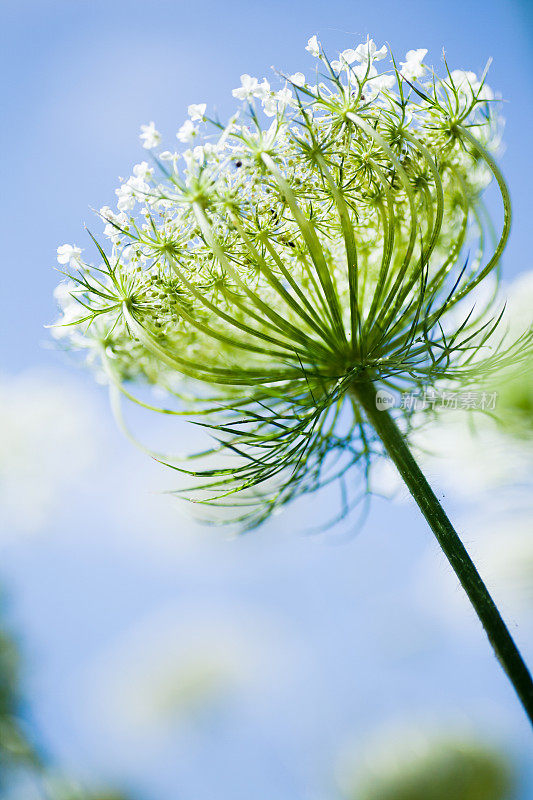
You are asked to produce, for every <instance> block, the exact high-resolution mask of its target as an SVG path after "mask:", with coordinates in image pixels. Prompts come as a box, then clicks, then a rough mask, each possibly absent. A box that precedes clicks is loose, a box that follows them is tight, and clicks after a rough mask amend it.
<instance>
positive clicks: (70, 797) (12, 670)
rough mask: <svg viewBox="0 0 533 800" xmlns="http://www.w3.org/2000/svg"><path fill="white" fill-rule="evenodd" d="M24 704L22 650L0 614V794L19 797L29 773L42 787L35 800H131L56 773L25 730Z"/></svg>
mask: <svg viewBox="0 0 533 800" xmlns="http://www.w3.org/2000/svg"><path fill="white" fill-rule="evenodd" d="M22 708H23V700H22V696H21V692H20V654H19V650H18V647H17V644H16V641H15V639H14V638H13V636H12V635H11V634H10V633H9V632H8V631H7V630H6V628H5V627H2V619H1V617H0V798H3V797H9V798H13V797H15V798H18V797H19V795H18V793H17V785H18V784H19V783H24V781H23V779H25V778H28V777H30V778H33V779H34V780H33V781H32V783H33V784H34V785H35V787H41V789H42V794H37V795H35V800H37V798H39V800H40V798H41V797H42V800H128V798H126V796H125V795H122V794H119V793H116V792H114V791H110V790H107V789H106V790H104V791H92V790H86V789H85V788H82V787H80V786H79V785H78V784H77V783H74V782H73V781H71V780H70V779H68V778H65V777H63V776H60V777H57V776H56V774H55V770H54V769H53V765H52V764H51V763H50V761H49V759H48V758H46V757H45V756H43V755H42V754H41V752H40V748H39V747H38V745H37V743H36V741H35V740H34V739H33V737H32V736H31V735H30V734H29V732H28V731H27V730H26V728H25V725H24V723H23V721H22V719H21V717H22V713H21V712H22ZM37 791H38V792H39V788H37Z"/></svg>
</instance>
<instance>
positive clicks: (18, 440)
mask: <svg viewBox="0 0 533 800" xmlns="http://www.w3.org/2000/svg"><path fill="white" fill-rule="evenodd" d="M97 430H98V426H97V420H96V414H95V410H94V408H93V407H92V404H91V402H90V401H89V399H88V398H87V397H86V395H85V394H84V393H83V392H82V391H81V389H80V387H78V386H76V385H75V384H73V383H72V382H71V381H65V377H64V376H63V375H61V374H46V373H40V374H38V373H32V372H26V373H20V374H18V375H15V376H7V375H2V376H1V377H0V440H1V448H0V506H1V507H2V509H3V512H2V524H1V535H2V537H4V536H8V535H10V534H11V533H14V532H16V531H18V530H21V529H22V530H37V529H39V528H42V527H44V526H45V525H46V524H49V523H50V522H51V521H52V519H53V516H52V515H53V514H56V513H57V512H58V511H60V510H61V506H62V504H63V503H64V502H65V500H66V499H67V498H68V497H70V494H71V491H72V488H73V486H76V485H79V483H80V481H81V480H82V477H83V475H84V474H85V473H86V470H87V469H88V468H89V466H90V465H91V464H92V463H93V462H94V460H95V458H96V454H97V451H98V437H97Z"/></svg>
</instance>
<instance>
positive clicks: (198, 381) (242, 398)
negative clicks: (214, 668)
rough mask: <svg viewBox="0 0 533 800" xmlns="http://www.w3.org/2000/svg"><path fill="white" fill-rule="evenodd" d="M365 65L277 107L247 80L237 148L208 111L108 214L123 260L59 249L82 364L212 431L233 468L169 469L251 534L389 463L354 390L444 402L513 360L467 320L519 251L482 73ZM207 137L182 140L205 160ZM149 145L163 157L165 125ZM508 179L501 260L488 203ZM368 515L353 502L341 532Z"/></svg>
mask: <svg viewBox="0 0 533 800" xmlns="http://www.w3.org/2000/svg"><path fill="white" fill-rule="evenodd" d="M313 39H314V37H313ZM314 41H315V44H313V48H314V49H316V40H314ZM310 43H311V40H310ZM367 44H368V52H367V54H366V55H365V54H364V52H363V51H361V47H363V46H360V48H358V49H357V51H345V53H344V54H341V59H340V61H338V62H335V63H333V64H332V63H330V62H329V61H328V59H327V57H326V56H325V54H323V53H322V52H321V51H318V50H317V52H318V59H317V64H318V68H317V75H316V81H315V83H314V85H311V84H310V83H309V82H305V79H303V76H302V75H301V74H300V73H297V74H296V75H294V76H292V79H286V83H285V88H284V89H282V90H281V91H280V92H278V93H274V92H272V91H271V90H270V87H269V84H268V82H266V81H263V83H262V84H260V83H259V82H258V81H257V80H256V79H253V78H250V76H242V78H243V80H242V82H243V87H242V88H241V89H239V90H236V91H235V92H234V94H235V95H236V96H239V97H241V96H242V97H246V98H247V103H246V108H245V109H244V110H243V111H242V112H241V113H239V114H237V115H235V117H234V118H233V119H232V120H231V121H230V123H229V124H228V125H226V126H223V125H221V124H220V123H218V122H216V121H213V120H209V119H208V118H207V117H206V116H205V114H204V111H205V106H203V105H198V106H194V107H193V106H191V107H190V109H193V112H191V120H198V119H199V118H200V117H201V122H200V125H202V126H204V128H205V136H204V139H203V144H202V145H196V146H195V147H194V148H193V149H190V150H188V151H186V152H185V153H183V154H181V155H177V154H172V153H169V152H168V151H167V152H164V153H161V154H160V155H159V156H156V157H155V162H156V163H155V168H154V169H152V168H150V167H149V166H148V165H147V164H146V162H143V163H142V164H139V165H137V166H136V167H135V169H134V176H133V177H132V178H130V179H129V180H128V181H126V182H125V183H123V184H122V186H121V187H120V188H119V189H118V190H117V195H118V196H119V210H120V213H118V214H117V213H114V212H112V211H111V210H110V209H108V208H107V207H106V208H105V209H102V212H101V214H102V216H103V217H104V219H105V221H106V223H107V228H106V232H107V235H108V236H109V238H110V239H111V241H112V242H113V246H112V250H111V252H109V253H108V254H106V253H105V252H104V250H103V249H102V248H101V247H100V245H98V249H99V251H100V256H101V259H102V263H101V264H100V265H98V266H89V265H87V264H86V263H84V262H83V261H82V260H81V257H80V255H79V254H80V252H81V251H79V249H77V248H75V247H74V248H73V247H70V246H63V248H60V251H61V260H62V262H63V263H65V262H66V261H68V260H69V258H70V261H71V263H75V264H77V265H78V270H77V272H75V273H74V274H72V275H71V282H70V283H69V284H62V285H61V287H60V289H59V296H60V299H62V301H63V307H64V310H65V316H64V318H63V320H62V321H61V322H62V324H66V325H68V327H66V328H64V329H63V330H64V331H66V332H67V333H68V334H70V339H71V343H72V344H73V345H74V346H76V347H80V348H88V349H89V352H90V357H91V360H92V361H93V362H94V363H95V364H96V365H97V368H98V370H100V371H101V372H103V373H104V374H105V375H106V378H107V380H108V381H109V382H110V383H111V385H112V386H113V387H115V388H114V390H115V391H116V389H119V390H120V391H121V392H123V393H124V394H126V395H127V396H128V397H130V398H134V394H133V391H134V390H133V387H134V385H135V384H137V383H140V382H148V383H150V384H154V385H157V386H159V387H163V388H164V389H166V390H168V391H169V392H171V393H173V394H174V395H175V396H177V397H178V398H179V401H180V406H179V407H178V408H176V409H171V408H169V409H159V410H164V411H166V412H167V413H179V414H181V413H186V414H189V415H194V414H198V415H200V416H199V418H198V421H200V422H201V424H204V425H206V426H207V428H208V429H209V430H211V431H212V432H213V435H214V437H215V439H216V445H215V447H214V449H213V450H212V451H211V452H212V454H218V453H220V452H221V451H223V452H225V453H226V454H227V456H228V460H227V462H225V463H223V465H222V466H220V461H219V459H217V460H216V463H215V464H214V465H213V466H211V465H209V461H208V460H207V461H206V462H205V464H203V465H202V467H203V468H202V469H199V470H194V471H192V470H187V469H186V468H184V467H178V466H177V464H173V466H174V467H175V468H176V469H179V470H180V471H182V472H188V473H189V474H191V475H194V476H196V477H197V478H199V480H198V481H197V482H196V484H195V488H196V489H197V490H198V491H197V494H196V496H195V499H196V500H198V501H201V502H213V501H214V502H217V503H218V504H219V505H228V507H231V508H234V509H237V511H236V514H237V517H238V518H239V520H241V521H245V522H246V523H247V524H249V525H255V524H257V523H258V522H260V521H261V520H263V519H264V518H265V517H266V516H268V515H269V514H270V513H271V512H272V511H273V510H275V509H277V508H278V507H279V506H281V505H283V504H284V503H286V502H287V501H288V500H290V499H292V498H293V497H295V496H297V495H300V494H302V493H303V492H308V491H313V490H315V489H317V488H319V487H320V486H323V485H324V484H326V483H328V482H331V481H332V480H335V479H337V478H340V479H341V480H343V476H344V475H345V473H346V471H347V470H348V469H350V468H352V467H355V468H357V469H361V471H362V473H363V474H364V475H366V476H368V472H369V467H370V463H371V459H372V456H373V454H374V453H376V454H379V453H380V452H381V446H380V445H379V443H378V442H377V440H376V437H375V435H374V434H373V432H372V430H371V429H369V427H368V426H367V423H366V421H365V416H364V415H363V413H362V412H361V410H360V407H359V405H358V403H357V401H356V400H355V399H354V398H353V397H352V395H351V393H350V389H351V387H353V385H354V383H355V382H357V381H359V380H361V379H362V378H368V379H370V380H372V381H373V382H374V383H376V385H378V386H381V387H384V388H388V389H390V388H392V389H396V390H399V391H410V390H411V389H413V390H414V389H416V388H418V387H421V386H424V385H428V384H431V385H432V386H434V385H435V384H436V383H438V382H439V381H446V382H447V385H449V384H450V383H452V384H453V382H463V381H464V380H465V379H467V378H468V377H470V376H471V375H472V374H473V371H474V368H475V372H476V374H479V373H480V372H483V371H486V370H489V369H494V368H496V367H499V366H501V365H502V364H504V363H506V362H507V361H508V360H509V359H510V358H512V356H513V354H514V352H515V349H516V348H515V349H511V350H509V349H504V350H490V351H487V357H486V359H485V360H483V361H482V362H481V363H480V359H479V351H480V348H481V347H482V346H483V345H484V343H485V342H486V341H487V340H488V339H489V337H490V336H491V335H492V334H493V330H494V327H495V325H496V324H497V321H498V315H496V316H495V317H491V316H490V305H491V304H490V303H489V304H488V305H487V303H485V304H482V305H480V306H479V308H478V307H476V308H475V309H474V308H473V301H472V303H471V304H469V305H468V306H465V303H466V301H467V297H468V295H469V294H470V293H471V292H472V290H473V289H474V288H475V287H477V286H478V284H479V283H480V282H481V281H482V280H483V279H484V278H485V277H486V276H487V275H489V273H491V272H492V271H493V270H494V268H495V267H496V265H497V262H498V260H499V258H500V255H501V253H502V250H503V248H504V246H505V243H506V240H507V236H508V233H509V225H510V206H509V197H508V193H507V189H506V186H505V183H504V180H503V178H502V177H501V174H500V172H499V170H498V168H497V166H496V164H495V162H494V159H493V157H492V155H491V151H493V150H494V149H495V148H496V147H497V144H498V141H499V131H500V124H499V122H498V119H497V116H496V114H495V112H494V102H493V100H492V93H491V92H490V90H489V89H488V87H486V85H485V82H484V78H483V79H482V80H481V81H478V80H477V79H475V76H473V75H472V73H462V72H452V73H450V72H446V73H445V75H444V77H443V78H439V77H437V76H436V75H435V74H433V73H432V72H430V71H429V70H427V69H426V70H425V71H424V67H423V66H421V57H420V56H417V54H420V53H422V54H424V53H425V51H410V53H411V54H413V53H414V56H413V55H411V56H410V57H409V54H408V60H407V62H405V64H404V65H403V66H404V69H407V67H408V66H409V68H410V69H411V72H410V73H409V74H410V75H411V80H409V81H407V80H406V79H405V78H404V75H402V73H401V72H400V71H399V70H397V68H396V66H395V64H394V62H393V66H392V68H391V69H390V70H389V71H388V73H382V74H381V75H378V73H377V70H376V68H375V66H374V63H373V61H374V60H377V58H378V54H377V53H376V54H375V55H373V53H374V51H372V52H371V48H370V45H372V46H373V47H374V50H375V46H374V45H373V43H372V42H370V43H367ZM308 49H311V48H310V47H308ZM378 52H379V54H380V55H379V58H383V56H384V52H385V49H384V48H382V50H381V51H378ZM348 53H349V54H350V55H349V56H348V55H346V54H348ZM357 53H359V55H357ZM316 54H317V53H315V55H316ZM409 58H410V59H411V60H409ZM417 58H418V61H417ZM355 59H358V60H359V61H360V62H361V63H359V64H358V65H356V66H354V60H355ZM413 59H414V60H413ZM413 64H414V68H413ZM413 69H414V71H413ZM420 73H424V75H425V76H426V77H425V78H423V80H422V81H420V80H417V77H418V76H419V74H420ZM413 75H416V76H417V77H413ZM302 79H303V80H302ZM474 79H475V80H474ZM239 93H240V94H239ZM258 99H261V102H262V103H263V108H264V111H265V112H266V113H267V114H269V115H270V117H271V120H270V121H269V120H266V119H265V116H264V113H263V111H262V110H261V109H260V108H258V107H256V105H257V106H258V105H259V103H258V102H257V100H258ZM273 108H274V111H272V109H273ZM273 115H274V116H273ZM272 116H273V118H272ZM191 120H189V121H188V122H187V123H185V125H184V126H182V128H181V129H180V133H179V134H178V136H179V138H180V139H181V140H189V141H194V142H196V141H198V137H199V135H200V129H199V127H198V126H197V125H195V124H193V121H191ZM143 130H144V133H143V135H142V136H143V138H144V141H145V147H148V148H150V147H152V146H155V145H156V144H157V143H158V141H159V134H158V132H157V131H155V128H154V126H153V123H151V124H150V126H143ZM210 131H211V132H213V133H212V136H211V135H210ZM203 135H204V134H203ZM210 137H211V138H210ZM154 173H155V174H157V178H156V177H155V175H154ZM493 178H495V180H496V183H497V186H498V189H499V193H500V195H501V200H502V204H503V226H502V230H501V233H500V235H499V236H496V237H494V241H492V239H491V227H490V223H489V222H488V219H487V215H486V212H485V210H484V207H483V205H482V202H481V195H482V193H483V190H484V188H485V187H486V186H487V184H488V183H489V182H490V181H491V179H493ZM136 202H137V203H140V205H141V209H140V212H139V213H138V214H136V215H135V214H133V213H128V214H126V213H125V212H126V211H128V212H131V211H132V209H133V207H134V205H135V203H136ZM489 245H490V246H489ZM65 248H67V249H66V250H65ZM73 298H74V300H75V301H76V302H75V303H74V304H73ZM522 344H523V343H522ZM177 377H179V378H180V379H181V378H185V379H191V381H192V385H190V386H189V387H188V391H189V395H192V396H193V397H194V401H192V400H191V399H190V397H189V398H188V399H186V398H184V395H183V389H182V388H180V386H179V384H178V383H177V381H176V378H177ZM139 402H141V401H139ZM142 404H143V405H146V403H144V402H143V403H142ZM150 407H152V406H150ZM404 416H405V420H406V423H407V424H408V422H409V420H408V412H407V411H405V412H404ZM204 456H205V457H206V459H207V454H204ZM242 490H247V491H242ZM237 491H239V492H241V493H240V494H239V495H238V496H236V497H233V496H232V497H231V498H230V497H229V495H234V494H235V493H236V492H237ZM348 494H350V493H348ZM364 494H365V490H363V491H362V492H360V493H359V494H357V493H356V494H354V495H352V494H350V496H344V493H343V497H344V499H343V505H342V511H341V513H344V512H345V511H347V510H348V509H349V507H350V506H351V505H352V504H353V503H355V502H357V500H358V499H360V498H361V497H362V496H363V495H364Z"/></svg>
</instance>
